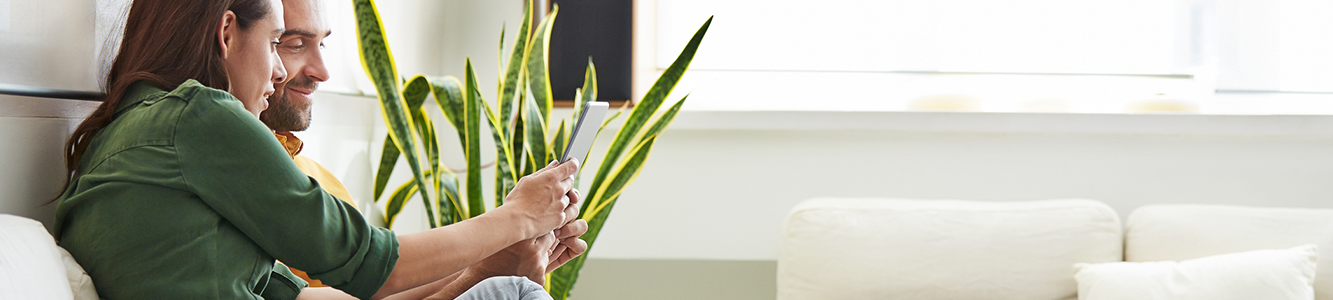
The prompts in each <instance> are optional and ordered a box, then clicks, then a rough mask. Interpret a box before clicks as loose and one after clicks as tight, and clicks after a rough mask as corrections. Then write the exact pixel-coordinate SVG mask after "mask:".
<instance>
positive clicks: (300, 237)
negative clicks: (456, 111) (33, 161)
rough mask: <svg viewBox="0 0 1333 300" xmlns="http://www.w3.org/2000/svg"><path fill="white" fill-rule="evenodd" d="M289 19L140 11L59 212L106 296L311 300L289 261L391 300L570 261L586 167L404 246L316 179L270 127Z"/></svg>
mask: <svg viewBox="0 0 1333 300" xmlns="http://www.w3.org/2000/svg"><path fill="white" fill-rule="evenodd" d="M282 16H283V13H282V4H281V2H280V1H278V0H135V1H134V2H133V4H132V6H131V9H130V13H129V16H128V21H127V22H126V27H125V36H124V38H123V39H122V41H121V47H120V52H119V53H118V54H117V56H116V59H115V61H114V62H113V64H112V68H111V71H110V73H109V74H108V75H107V81H106V82H107V90H106V94H107V96H106V98H105V99H104V100H103V103H102V105H101V106H100V107H98V109H97V110H96V111H95V112H93V114H92V115H91V116H89V117H88V119H87V120H85V121H84V122H83V123H82V124H80V125H79V127H78V128H77V129H76V130H75V131H74V134H73V135H72V136H71V137H70V139H69V141H68V143H67V145H66V150H67V153H66V162H67V166H68V169H67V171H68V172H69V176H70V180H69V182H68V184H67V186H66V188H65V191H64V193H63V194H62V195H61V196H60V197H59V198H58V199H56V201H57V203H58V204H57V216H56V224H55V234H56V238H57V239H58V240H59V243H60V245H61V246H63V247H64V248H66V249H67V250H69V252H70V253H71V254H72V255H73V256H74V258H75V259H76V260H78V262H79V263H80V264H81V265H82V266H83V267H84V269H85V270H87V271H88V274H89V275H90V276H91V277H92V279H93V282H94V283H95V285H96V286H97V290H98V293H99V294H100V296H101V297H102V298H104V299H257V298H261V297H262V298H264V299H294V298H296V296H297V295H298V294H299V293H301V292H302V288H303V287H304V284H305V283H304V281H301V280H300V279H297V278H296V277H294V276H292V275H291V273H290V272H289V271H288V270H287V268H286V267H285V266H283V265H282V264H275V263H274V259H277V260H281V261H282V262H283V263H284V264H287V265H290V266H292V267H295V268H299V269H302V270H305V271H307V272H309V274H310V275H311V277H313V278H315V279H320V280H321V281H323V282H324V283H326V284H329V285H330V286H333V287H335V288H338V289H340V290H342V291H343V292H346V293H347V294H350V295H352V296H355V297H357V298H361V299H370V298H382V297H384V296H387V295H391V294H394V293H397V292H400V291H404V290H408V289H411V288H414V287H418V286H422V285H425V284H428V283H433V282H439V281H441V279H444V278H446V276H450V275H451V274H455V273H460V272H459V271H460V270H463V269H464V268H466V267H468V266H470V265H473V264H475V263H477V262H479V261H482V260H483V259H485V258H487V257H490V256H492V254H495V253H497V252H498V251H501V250H502V249H504V250H506V251H512V250H510V249H556V246H555V245H554V244H552V243H553V242H552V241H554V240H556V238H555V237H552V231H553V230H555V229H557V228H561V226H563V225H565V224H569V223H570V221H571V220H573V219H574V218H575V215H576V214H577V209H578V208H577V206H576V205H574V203H576V202H578V196H577V195H578V194H577V192H576V191H573V190H572V188H571V186H572V177H571V175H572V174H574V172H575V171H576V170H577V168H578V166H577V164H576V163H566V164H562V165H554V164H553V165H550V166H547V167H546V168H544V169H542V170H541V171H539V172H537V173H534V174H533V175H531V176H529V177H525V178H524V179H523V180H520V181H519V183H518V185H517V186H516V187H515V190H514V191H513V192H512V193H510V195H509V197H508V198H506V199H505V205H503V206H501V207H499V208H497V209H495V210H493V211H491V212H489V213H487V214H485V215H483V216H480V217H477V218H473V219H470V220H468V221H464V222H460V223H458V224H455V225H451V226H447V227H442V228H437V229H433V230H428V231H423V232H419V233H413V234H406V235H401V236H399V235H395V234H394V233H393V232H391V231H389V230H386V229H382V228H376V227H373V226H369V225H367V223H366V222H365V220H363V219H362V218H361V216H360V215H359V214H357V213H356V211H355V210H354V209H353V208H352V207H350V206H348V205H347V204H345V203H343V202H342V201H339V200H337V199H335V198H333V197H332V196H330V195H329V194H328V193H325V192H324V191H323V190H321V189H320V188H319V186H318V185H317V184H316V183H315V182H313V181H312V180H310V179H309V178H307V177H306V176H305V175H304V174H302V173H301V171H300V170H299V169H297V167H296V166H295V165H294V164H293V163H292V160H291V159H290V158H289V157H288V156H287V154H286V153H285V152H284V150H283V149H282V147H281V146H280V145H279V144H278V142H277V141H276V140H275V139H274V138H273V134H272V132H271V131H269V130H268V129H267V128H266V127H265V126H264V125H263V124H262V123H260V122H259V120H258V119H257V115H258V114H259V112H260V111H262V110H263V108H264V107H265V106H266V105H267V104H266V101H267V100H266V98H267V97H268V96H269V95H271V94H272V93H273V83H275V82H281V81H282V80H283V77H284V76H286V71H285V70H284V69H283V67H282V64H281V63H280V62H279V61H278V57H277V55H276V52H275V49H274V45H275V43H276V39H277V38H278V37H279V35H281V34H282V32H283V20H282ZM562 230H563V229H562ZM525 241H526V242H525ZM534 243H544V244H541V245H539V246H536V247H533V246H531V245H532V244H534ZM513 245H520V246H523V247H511V246H513ZM525 245H526V246H525ZM547 245H549V246H547ZM546 251H548V252H544V253H543V252H540V251H536V252H538V253H525V254H521V255H526V256H530V257H535V258H536V259H529V260H518V261H520V263H518V264H526V265H523V266H519V267H516V268H509V270H513V271H514V272H515V273H520V272H528V273H530V272H533V270H536V271H540V270H545V269H546V267H547V266H546V264H547V263H548V262H549V260H547V259H545V258H547V257H549V256H554V257H560V255H558V254H554V253H549V251H555V250H546ZM509 254H512V253H509ZM533 265H537V266H533ZM501 269H505V268H501ZM519 270H522V271H519ZM462 274H465V275H466V274H467V273H466V272H462ZM489 275H520V276H531V274H489ZM456 277H460V276H452V277H451V278H456ZM303 297H304V296H303Z"/></svg>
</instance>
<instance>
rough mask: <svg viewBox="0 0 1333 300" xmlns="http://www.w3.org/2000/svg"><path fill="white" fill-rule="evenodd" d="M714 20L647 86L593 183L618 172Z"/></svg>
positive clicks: (609, 150) (617, 135)
mask: <svg viewBox="0 0 1333 300" xmlns="http://www.w3.org/2000/svg"><path fill="white" fill-rule="evenodd" d="M712 23H713V18H712V17H709V18H708V21H705V22H704V25H703V26H701V27H699V30H698V31H696V32H695V33H694V37H692V38H690V42H689V43H688V44H686V45H685V49H684V50H681V52H680V55H679V56H677V57H676V61H674V62H672V63H671V66H670V67H667V69H666V71H663V72H662V76H660V77H658V78H657V82H656V83H653V86H652V88H649V89H648V93H647V94H645V95H644V96H643V100H640V101H639V102H638V103H635V106H634V110H633V111H632V112H630V116H629V119H627V120H625V125H624V126H622V127H621V128H620V132H619V133H617V134H616V138H615V139H614V140H612V141H611V147H610V149H608V150H607V152H606V157H605V158H604V159H603V160H602V165H601V166H600V167H599V168H598V169H597V173H596V175H595V176H594V177H593V180H592V185H593V186H602V185H603V184H604V181H605V180H606V179H607V178H608V177H609V176H613V175H615V173H613V172H611V168H613V167H614V166H616V165H617V164H618V163H619V160H620V157H621V155H623V153H624V151H625V149H626V148H627V147H629V146H630V145H631V143H632V142H633V139H634V137H636V136H637V135H638V134H639V130H640V129H642V128H643V126H644V124H646V123H648V119H649V118H650V117H652V116H653V114H656V113H657V109H658V107H660V106H661V105H662V100H663V99H665V98H666V96H667V95H669V94H671V90H672V89H674V88H675V87H676V83H678V82H680V78H681V76H684V75H685V71H686V70H687V69H689V66H690V61H692V60H693V59H694V53H695V52H697V51H698V50H699V43H701V42H703V38H704V34H705V33H707V32H708V26H709V25H710V24H712ZM597 193H599V192H598V191H592V193H590V194H588V198H590V199H594V201H589V202H588V204H592V202H595V199H599V198H598V197H597Z"/></svg>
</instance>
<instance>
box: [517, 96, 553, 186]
mask: <svg viewBox="0 0 1333 300" xmlns="http://www.w3.org/2000/svg"><path fill="white" fill-rule="evenodd" d="M523 106H524V110H523V125H524V127H525V128H524V131H526V132H527V135H528V136H527V139H526V140H525V141H524V143H523V145H524V148H526V149H527V151H528V162H527V168H530V169H533V170H534V171H535V170H536V169H538V168H541V167H540V166H545V165H546V163H547V162H550V161H551V157H550V155H551V151H550V150H547V147H546V119H544V118H542V112H541V110H540V109H539V108H537V103H536V102H534V101H533V99H532V98H528V99H527V101H525V102H523ZM524 172H526V174H532V172H530V171H528V170H527V169H524ZM526 174H524V175H526Z"/></svg>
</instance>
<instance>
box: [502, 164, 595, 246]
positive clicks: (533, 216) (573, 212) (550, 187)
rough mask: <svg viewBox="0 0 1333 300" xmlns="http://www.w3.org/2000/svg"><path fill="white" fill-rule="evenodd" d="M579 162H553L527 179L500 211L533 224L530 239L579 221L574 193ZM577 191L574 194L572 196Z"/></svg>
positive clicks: (576, 199)
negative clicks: (509, 210)
mask: <svg viewBox="0 0 1333 300" xmlns="http://www.w3.org/2000/svg"><path fill="white" fill-rule="evenodd" d="M578 170H579V162H578V160H577V159H573V160H570V161H569V162H566V163H563V164H559V165H557V164H556V163H555V162H552V163H551V164H550V165H547V166H546V167H545V168H542V169H541V170H537V172H533V173H532V174H531V175H528V176H523V178H521V179H519V180H518V183H517V184H515V185H514V189H513V191H510V192H509V195H508V196H506V197H505V204H504V205H501V206H500V208H498V209H497V210H502V209H506V208H508V209H512V210H513V211H512V213H514V214H515V215H516V216H517V217H518V218H519V219H520V220H521V221H525V222H520V223H519V224H525V223H526V224H530V226H531V227H530V228H528V229H529V230H530V231H527V232H528V233H529V235H528V238H536V237H539V236H541V235H543V234H547V233H550V232H551V231H552V230H555V229H556V228H558V227H561V226H563V225H564V224H567V223H569V222H570V221H573V220H574V218H577V217H578V212H579V207H578V205H577V204H578V202H579V194H578V192H577V191H573V188H574V174H575V173H577V172H578ZM571 191H573V192H571Z"/></svg>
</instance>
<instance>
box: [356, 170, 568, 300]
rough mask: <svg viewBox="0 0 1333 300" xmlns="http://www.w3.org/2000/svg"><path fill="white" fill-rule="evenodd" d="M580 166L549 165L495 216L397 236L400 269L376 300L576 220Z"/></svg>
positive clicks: (518, 189)
mask: <svg viewBox="0 0 1333 300" xmlns="http://www.w3.org/2000/svg"><path fill="white" fill-rule="evenodd" d="M576 171H578V163H577V162H570V163H565V164H561V165H555V164H551V165H548V166H546V167H545V168H542V169H541V170H538V171H537V172H535V173H533V174H531V175H528V176H525V177H523V178H522V179H520V180H519V181H518V184H516V185H515V186H514V190H513V191H512V192H511V193H510V194H509V196H507V197H505V204H504V205H501V206H500V207H499V208H496V209H495V210H493V211H491V212H488V213H485V214H482V215H480V216H477V217H476V218H472V219H468V220H465V221H462V222H458V223H455V224H453V225H449V226H444V227H440V228H435V229H431V230H427V231H422V232H417V233H412V234H404V235H399V236H398V244H399V246H398V263H397V264H396V266H395V267H394V268H393V271H392V272H391V273H390V274H389V279H388V281H386V282H385V283H384V286H382V287H380V290H379V292H377V293H376V294H375V296H373V297H372V298H373V299H380V298H383V297H385V296H388V295H392V294H396V293H399V292H402V291H406V290H408V289H412V288H415V287H417V286H421V285H424V284H427V283H431V282H435V281H438V280H440V279H441V278H444V277H445V276H448V275H450V274H454V273H456V272H458V271H461V270H463V269H464V268H467V267H468V266H470V265H472V264H475V263H477V262H479V261H481V260H482V259H484V258H486V257H489V256H491V255H492V254H495V253H496V252H498V251H500V250H501V249H505V248H506V247H509V246H511V245H514V244H515V243H518V242H519V241H523V240H527V239H532V238H534V237H538V236H541V235H544V234H547V233H550V232H551V231H552V230H555V229H556V228H558V227H561V226H562V225H564V224H565V223H568V222H569V221H572V220H573V219H574V218H576V217H577V216H578V206H577V205H572V204H571V202H573V203H577V202H578V201H577V200H576V199H573V200H572V199H570V198H569V196H568V195H567V194H569V191H570V190H571V189H572V188H573V185H574V180H573V175H574V173H575V172H576Z"/></svg>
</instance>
